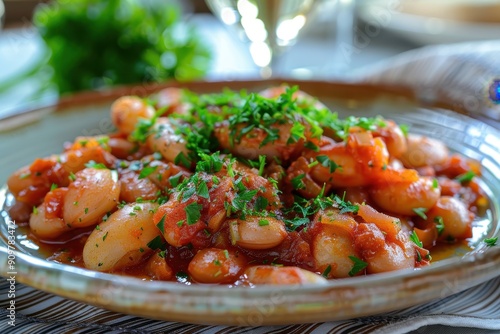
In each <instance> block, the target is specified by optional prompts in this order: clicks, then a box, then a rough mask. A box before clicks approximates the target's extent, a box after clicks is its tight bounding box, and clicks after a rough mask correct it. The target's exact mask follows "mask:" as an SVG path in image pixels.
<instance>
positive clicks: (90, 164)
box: [85, 160, 108, 169]
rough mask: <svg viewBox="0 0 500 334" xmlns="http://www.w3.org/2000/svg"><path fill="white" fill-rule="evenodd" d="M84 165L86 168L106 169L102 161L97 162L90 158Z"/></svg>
mask: <svg viewBox="0 0 500 334" xmlns="http://www.w3.org/2000/svg"><path fill="white" fill-rule="evenodd" d="M85 167H87V168H94V169H108V167H106V165H105V164H102V163H97V162H95V161H94V160H90V161H89V162H87V163H86V164H85Z"/></svg>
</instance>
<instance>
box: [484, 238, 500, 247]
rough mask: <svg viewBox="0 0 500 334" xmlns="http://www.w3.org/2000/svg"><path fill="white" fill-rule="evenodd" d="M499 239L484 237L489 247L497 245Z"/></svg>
mask: <svg viewBox="0 0 500 334" xmlns="http://www.w3.org/2000/svg"><path fill="white" fill-rule="evenodd" d="M497 241H498V237H494V238H488V239H484V243H485V244H486V245H487V246H488V247H493V246H496V245H497Z"/></svg>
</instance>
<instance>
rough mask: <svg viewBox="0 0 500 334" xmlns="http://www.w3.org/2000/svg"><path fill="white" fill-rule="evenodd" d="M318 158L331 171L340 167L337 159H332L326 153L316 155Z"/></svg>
mask: <svg viewBox="0 0 500 334" xmlns="http://www.w3.org/2000/svg"><path fill="white" fill-rule="evenodd" d="M316 160H318V162H319V163H320V164H321V165H322V166H324V167H327V168H329V170H330V173H333V172H335V170H336V169H337V168H339V166H338V165H337V164H336V163H335V161H333V160H330V158H329V157H327V156H326V155H318V156H317V157H316Z"/></svg>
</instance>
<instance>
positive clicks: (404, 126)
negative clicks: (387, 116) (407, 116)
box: [399, 124, 410, 137]
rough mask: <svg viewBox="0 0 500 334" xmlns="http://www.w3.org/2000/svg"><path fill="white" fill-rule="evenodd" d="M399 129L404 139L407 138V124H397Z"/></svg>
mask: <svg viewBox="0 0 500 334" xmlns="http://www.w3.org/2000/svg"><path fill="white" fill-rule="evenodd" d="M399 128H400V129H401V132H403V135H404V136H405V137H408V133H409V131H410V127H409V126H408V124H399Z"/></svg>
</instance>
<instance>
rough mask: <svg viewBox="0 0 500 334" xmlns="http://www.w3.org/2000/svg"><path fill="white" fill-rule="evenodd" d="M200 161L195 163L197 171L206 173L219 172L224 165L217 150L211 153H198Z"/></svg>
mask: <svg viewBox="0 0 500 334" xmlns="http://www.w3.org/2000/svg"><path fill="white" fill-rule="evenodd" d="M199 157H200V161H199V162H198V163H197V164H196V171H197V172H205V173H208V174H215V173H218V172H220V170H221V169H222V167H223V166H224V161H223V160H222V159H221V157H220V155H219V152H215V153H213V154H210V155H209V154H205V153H200V154H199Z"/></svg>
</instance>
